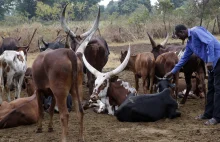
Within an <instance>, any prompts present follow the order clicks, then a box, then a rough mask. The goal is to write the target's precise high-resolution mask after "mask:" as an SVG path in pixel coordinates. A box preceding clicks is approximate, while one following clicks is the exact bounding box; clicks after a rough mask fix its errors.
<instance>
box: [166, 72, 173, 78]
mask: <svg viewBox="0 0 220 142" xmlns="http://www.w3.org/2000/svg"><path fill="white" fill-rule="evenodd" d="M172 75H173V73H172V72H168V73H166V74H165V75H164V78H170V77H171V76H172Z"/></svg>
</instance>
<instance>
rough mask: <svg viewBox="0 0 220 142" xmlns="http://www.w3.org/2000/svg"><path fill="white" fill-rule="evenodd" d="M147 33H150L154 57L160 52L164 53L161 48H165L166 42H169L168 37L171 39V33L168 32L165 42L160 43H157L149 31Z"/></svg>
mask: <svg viewBox="0 0 220 142" xmlns="http://www.w3.org/2000/svg"><path fill="white" fill-rule="evenodd" d="M147 35H148V37H149V39H150V43H151V45H152V51H151V53H153V54H154V58H155V59H156V58H157V57H158V56H159V55H160V54H162V53H163V51H161V49H165V46H166V43H167V41H168V39H169V34H167V37H166V39H165V40H164V41H163V42H161V43H160V44H157V43H156V42H155V41H154V40H153V38H152V37H151V36H150V34H149V33H147Z"/></svg>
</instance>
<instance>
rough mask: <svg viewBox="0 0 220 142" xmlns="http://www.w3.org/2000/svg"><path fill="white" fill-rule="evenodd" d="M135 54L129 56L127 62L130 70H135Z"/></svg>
mask: <svg viewBox="0 0 220 142" xmlns="http://www.w3.org/2000/svg"><path fill="white" fill-rule="evenodd" d="M136 57H137V55H135V56H131V57H130V59H129V62H128V65H127V66H128V67H129V70H131V71H132V72H135V60H136Z"/></svg>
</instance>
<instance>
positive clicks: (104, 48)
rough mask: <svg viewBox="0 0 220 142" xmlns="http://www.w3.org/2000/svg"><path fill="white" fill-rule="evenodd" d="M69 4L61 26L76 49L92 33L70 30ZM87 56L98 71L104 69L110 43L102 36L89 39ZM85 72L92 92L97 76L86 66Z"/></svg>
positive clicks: (63, 13)
mask: <svg viewBox="0 0 220 142" xmlns="http://www.w3.org/2000/svg"><path fill="white" fill-rule="evenodd" d="M66 7H67V5H66V6H65V7H64V9H63V12H62V17H61V26H62V28H63V29H64V31H65V32H66V33H69V34H70V39H71V48H72V49H73V50H74V51H76V49H77V48H78V46H79V43H80V42H81V41H83V39H84V38H85V37H86V36H88V35H89V34H90V33H91V30H89V31H87V32H85V33H83V34H81V35H76V34H75V33H74V32H72V31H71V30H70V28H69V27H68V26H67V24H66V20H65V10H66ZM84 54H85V57H86V59H87V61H88V62H89V63H90V64H91V65H92V66H93V67H95V68H96V69H97V70H98V71H100V72H101V71H102V69H103V67H104V66H105V64H106V63H107V61H108V55H109V54H110V53H109V51H108V44H107V42H106V41H105V39H104V38H102V37H96V38H93V39H91V40H90V41H89V43H88V45H87V48H86V49H85V53H84ZM84 73H86V74H87V79H88V83H87V85H88V87H89V93H90V94H91V93H92V90H93V84H94V81H95V76H94V75H93V74H92V73H91V72H89V71H88V70H86V68H84Z"/></svg>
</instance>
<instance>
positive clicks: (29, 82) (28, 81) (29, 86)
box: [24, 67, 35, 96]
mask: <svg viewBox="0 0 220 142" xmlns="http://www.w3.org/2000/svg"><path fill="white" fill-rule="evenodd" d="M24 84H25V89H26V92H27V94H28V96H31V95H32V94H34V91H35V86H34V83H33V79H32V69H31V68H30V67H28V68H27V70H26V72H25V76H24Z"/></svg>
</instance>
